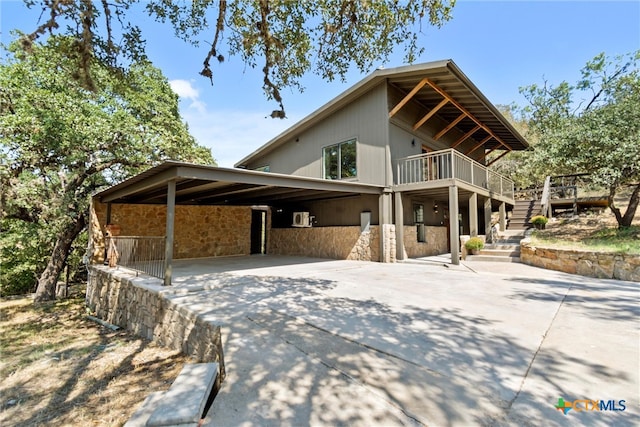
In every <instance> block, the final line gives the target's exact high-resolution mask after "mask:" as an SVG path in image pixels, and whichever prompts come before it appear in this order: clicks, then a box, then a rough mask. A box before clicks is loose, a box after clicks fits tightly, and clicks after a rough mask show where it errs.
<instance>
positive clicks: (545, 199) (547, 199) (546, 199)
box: [540, 176, 551, 217]
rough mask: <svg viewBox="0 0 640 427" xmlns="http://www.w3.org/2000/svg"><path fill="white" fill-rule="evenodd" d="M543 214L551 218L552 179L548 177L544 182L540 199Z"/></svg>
mask: <svg viewBox="0 0 640 427" xmlns="http://www.w3.org/2000/svg"><path fill="white" fill-rule="evenodd" d="M540 208H541V211H542V212H541V214H542V215H544V216H546V217H549V216H550V215H549V209H550V208H551V177H550V176H547V177H546V178H545V180H544V187H543V188H542V196H541V197H540Z"/></svg>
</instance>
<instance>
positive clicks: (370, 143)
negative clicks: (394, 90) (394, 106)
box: [247, 84, 391, 185]
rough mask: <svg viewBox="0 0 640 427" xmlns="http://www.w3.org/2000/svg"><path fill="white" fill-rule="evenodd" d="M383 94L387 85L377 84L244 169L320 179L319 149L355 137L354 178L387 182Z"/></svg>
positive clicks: (386, 118)
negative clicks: (355, 167)
mask: <svg viewBox="0 0 640 427" xmlns="http://www.w3.org/2000/svg"><path fill="white" fill-rule="evenodd" d="M386 93H387V92H386V85H385V84H380V85H379V86H377V87H376V88H374V89H372V90H371V91H369V92H368V93H366V94H365V95H363V96H361V97H360V98H358V99H356V100H355V101H353V102H352V103H350V104H349V105H347V106H345V107H344V108H342V109H340V110H338V111H337V112H335V113H333V114H331V115H330V116H329V117H326V118H325V119H324V120H322V121H321V122H320V123H318V124H317V125H315V126H313V127H311V128H310V129H307V130H304V131H302V132H301V133H300V134H299V135H297V136H296V137H294V138H292V140H291V141H287V142H285V143H284V144H283V145H281V146H280V147H278V148H276V149H274V150H273V151H271V152H270V153H267V154H265V155H264V156H261V157H260V158H258V159H255V160H253V161H252V162H250V163H248V164H247V169H255V168H257V167H261V166H265V165H269V168H270V171H271V172H277V173H285V174H291V175H300V176H309V177H314V178H323V170H322V148H323V147H325V146H327V145H332V144H336V143H339V142H343V141H347V140H349V139H352V138H356V139H357V141H358V142H357V168H358V177H357V179H355V180H356V181H359V182H364V183H371V184H379V185H386V184H387V172H386V171H387V169H388V168H389V169H390V165H389V164H388V163H387V162H388V155H387V151H386V150H387V149H386V146H387V138H388V135H389V134H388V129H387V127H388V110H387V102H386V96H387V95H386ZM389 173H390V170H389ZM390 178H391V177H389V179H390Z"/></svg>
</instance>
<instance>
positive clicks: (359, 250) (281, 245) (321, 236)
mask: <svg viewBox="0 0 640 427" xmlns="http://www.w3.org/2000/svg"><path fill="white" fill-rule="evenodd" d="M384 234H385V236H386V238H387V242H386V243H387V247H388V248H391V246H393V250H391V249H389V250H388V251H389V254H395V239H392V238H391V237H393V236H389V235H394V234H395V233H393V232H388V230H386V232H385V233H384ZM392 240H393V241H392ZM267 253H269V254H274V255H298V256H309V257H317V258H330V259H349V260H358V261H381V259H380V227H379V226H377V225H372V226H371V227H370V229H369V231H365V232H360V227H359V226H351V227H310V228H272V229H271V232H270V234H269V239H268V249H267ZM389 254H385V258H386V259H385V261H386V262H393V261H394V260H395V257H393V259H388V258H390V257H389Z"/></svg>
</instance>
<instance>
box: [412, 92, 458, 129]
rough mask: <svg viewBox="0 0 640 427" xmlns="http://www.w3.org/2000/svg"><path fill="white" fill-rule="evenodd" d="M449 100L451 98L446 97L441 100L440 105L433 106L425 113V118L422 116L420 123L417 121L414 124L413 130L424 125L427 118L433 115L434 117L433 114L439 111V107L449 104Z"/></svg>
mask: <svg viewBox="0 0 640 427" xmlns="http://www.w3.org/2000/svg"><path fill="white" fill-rule="evenodd" d="M448 102H449V100H448V99H447V98H444V99H443V100H442V101H440V103H439V104H438V105H436V106H435V107H433V108H432V109H431V111H429V112H428V113H427V114H425V115H424V117H423V118H421V119H420V120H419V121H418V123H416V124H415V125H413V130H416V129H418V128H419V127H420V126H422V125H423V124H425V122H426V121H427V120H429V119H430V118H431V117H433V115H434V114H435V113H437V112H438V110H439V109H441V108H442V107H444V106H445V105H447V103H448Z"/></svg>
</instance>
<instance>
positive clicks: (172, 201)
mask: <svg viewBox="0 0 640 427" xmlns="http://www.w3.org/2000/svg"><path fill="white" fill-rule="evenodd" d="M175 215H176V181H175V179H172V180H171V181H169V182H168V183H167V225H166V227H165V239H164V285H165V286H171V268H172V265H173V235H174V224H173V223H174V219H175Z"/></svg>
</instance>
